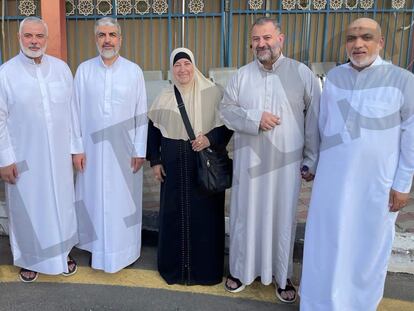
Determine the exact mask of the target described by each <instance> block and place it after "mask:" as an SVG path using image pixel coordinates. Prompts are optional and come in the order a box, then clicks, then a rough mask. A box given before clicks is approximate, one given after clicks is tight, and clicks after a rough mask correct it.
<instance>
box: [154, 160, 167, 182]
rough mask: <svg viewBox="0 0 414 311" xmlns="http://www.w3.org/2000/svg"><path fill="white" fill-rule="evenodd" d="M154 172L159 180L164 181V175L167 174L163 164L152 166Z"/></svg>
mask: <svg viewBox="0 0 414 311" xmlns="http://www.w3.org/2000/svg"><path fill="white" fill-rule="evenodd" d="M152 172H153V173H154V178H155V179H156V180H158V181H159V182H164V177H165V176H167V174H165V171H164V167H163V166H162V164H157V165H154V166H153V167H152Z"/></svg>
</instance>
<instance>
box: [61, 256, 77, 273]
mask: <svg viewBox="0 0 414 311" xmlns="http://www.w3.org/2000/svg"><path fill="white" fill-rule="evenodd" d="M70 266H72V269H71V268H70ZM76 271H78V265H77V264H76V261H75V260H74V259H73V258H72V256H70V255H69V256H68V272H63V273H62V275H63V276H71V275H74V274H75V273H76Z"/></svg>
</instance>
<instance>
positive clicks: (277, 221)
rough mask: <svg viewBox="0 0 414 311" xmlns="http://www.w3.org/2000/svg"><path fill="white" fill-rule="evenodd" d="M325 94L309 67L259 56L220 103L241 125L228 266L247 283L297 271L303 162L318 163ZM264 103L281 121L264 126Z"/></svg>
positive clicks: (228, 118) (231, 122) (227, 119)
mask: <svg viewBox="0 0 414 311" xmlns="http://www.w3.org/2000/svg"><path fill="white" fill-rule="evenodd" d="M319 95H320V90H319V86H318V82H317V80H316V78H315V76H314V75H313V73H312V72H311V71H310V69H309V68H308V67H306V66H305V65H304V64H301V63H299V62H297V61H294V60H292V59H289V58H285V57H283V56H281V57H280V58H279V59H278V60H277V61H276V62H275V64H274V65H273V69H272V70H270V71H267V70H265V69H264V68H263V66H262V65H261V64H260V63H259V62H258V61H254V62H252V63H250V64H248V65H246V66H244V67H242V68H240V69H239V70H238V72H237V74H236V75H235V76H233V77H232V79H231V80H230V81H229V84H228V85H227V88H226V92H225V95H224V98H223V101H222V104H221V106H220V111H221V115H222V119H223V121H224V123H225V124H226V125H227V126H228V127H229V128H231V129H233V130H235V135H234V144H235V145H234V169H233V171H234V173H233V177H234V178H233V188H232V194H231V206H230V273H231V274H232V275H233V276H234V277H236V278H239V279H240V280H241V281H242V282H243V283H245V284H250V283H252V282H253V281H254V279H255V278H256V277H258V276H260V277H261V281H262V283H263V284H266V285H267V284H270V283H271V282H272V276H274V277H275V279H276V281H277V283H278V284H279V285H280V286H282V287H284V286H285V284H286V278H288V277H291V275H292V253H293V245H294V241H295V230H296V208H297V201H298V196H299V191H300V186H301V175H300V167H301V165H307V166H308V167H309V168H310V170H311V172H314V170H315V167H316V163H317V154H318V147H319V133H318V124H317V115H318V104H319ZM264 111H269V112H271V113H273V114H275V115H277V116H279V117H280V118H281V125H278V126H276V127H275V128H274V129H273V130H271V131H266V132H263V131H261V130H259V123H260V119H261V115H262V113H263V112H264ZM304 111H306V113H304Z"/></svg>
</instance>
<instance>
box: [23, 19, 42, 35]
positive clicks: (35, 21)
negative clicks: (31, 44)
mask: <svg viewBox="0 0 414 311" xmlns="http://www.w3.org/2000/svg"><path fill="white" fill-rule="evenodd" d="M28 23H32V24H42V25H43V27H44V28H45V34H46V36H48V34H49V29H48V27H47V24H46V22H45V21H44V20H43V19H41V18H39V17H36V16H29V17H26V18H25V19H23V20H22V21H21V23H20V25H19V35H22V31H23V27H24V25H26V24H28Z"/></svg>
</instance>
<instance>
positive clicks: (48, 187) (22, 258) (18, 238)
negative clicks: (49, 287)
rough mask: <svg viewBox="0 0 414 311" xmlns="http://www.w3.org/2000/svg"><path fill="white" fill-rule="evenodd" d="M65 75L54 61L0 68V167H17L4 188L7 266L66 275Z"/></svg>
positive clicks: (69, 237) (70, 202) (73, 228)
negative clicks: (14, 177) (8, 248)
mask: <svg viewBox="0 0 414 311" xmlns="http://www.w3.org/2000/svg"><path fill="white" fill-rule="evenodd" d="M71 96H72V74H71V72H70V70H69V68H68V66H67V65H66V64H65V63H64V62H63V61H61V60H59V59H57V58H54V57H52V56H47V55H44V56H43V58H42V61H41V63H40V64H38V65H37V64H35V63H34V62H33V60H32V59H30V58H27V57H26V56H25V55H24V54H23V53H21V52H20V54H19V55H17V56H16V57H14V58H12V59H11V60H9V61H8V62H6V63H5V64H3V65H2V67H1V68H0V166H1V167H4V166H8V165H10V164H12V163H17V164H18V170H19V177H18V180H17V183H16V184H15V185H10V184H6V200H7V209H8V216H9V229H10V245H11V249H12V252H13V260H14V264H15V265H16V266H19V267H23V268H26V269H30V270H34V271H37V272H41V273H47V274H60V273H62V272H67V255H68V253H69V251H70V250H71V249H72V247H73V246H74V245H75V244H76V243H77V241H78V238H77V224H76V215H75V206H74V189H73V172H72V158H71V106H70V104H71Z"/></svg>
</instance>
